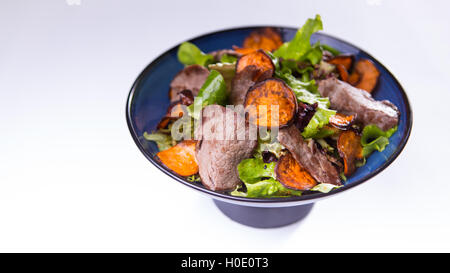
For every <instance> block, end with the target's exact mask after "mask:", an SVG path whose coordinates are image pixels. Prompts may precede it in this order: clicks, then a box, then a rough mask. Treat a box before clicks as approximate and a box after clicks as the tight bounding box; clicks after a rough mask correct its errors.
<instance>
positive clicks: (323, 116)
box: [275, 71, 336, 138]
mask: <svg viewBox="0 0 450 273" xmlns="http://www.w3.org/2000/svg"><path fill="white" fill-rule="evenodd" d="M275 75H276V76H277V77H278V78H280V79H282V80H284V82H286V84H287V85H288V86H289V87H291V89H292V91H294V93H295V95H296V97H297V99H298V100H299V101H301V102H305V103H308V104H314V103H317V109H316V112H315V113H314V116H313V117H312V118H311V120H310V121H309V123H308V125H307V126H306V127H305V128H304V130H303V133H302V136H303V137H304V138H313V137H315V136H316V135H318V134H319V132H320V129H321V128H322V127H323V126H324V125H326V124H328V122H329V119H330V117H331V116H333V115H335V114H336V111H335V110H331V109H329V107H330V100H329V99H328V98H324V97H321V96H320V94H319V92H318V90H317V85H316V82H315V81H314V80H311V81H309V82H302V81H300V80H298V79H297V78H295V77H294V76H292V74H290V73H289V71H286V72H285V73H283V72H281V71H276V72H275Z"/></svg>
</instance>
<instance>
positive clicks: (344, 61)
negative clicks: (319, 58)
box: [327, 55, 354, 70]
mask: <svg viewBox="0 0 450 273" xmlns="http://www.w3.org/2000/svg"><path fill="white" fill-rule="evenodd" d="M353 58H354V57H353V55H339V56H336V57H334V58H332V59H331V60H328V61H327V62H328V63H330V64H334V65H336V66H338V65H343V66H344V67H345V69H347V70H350V69H351V68H352V64H353Z"/></svg>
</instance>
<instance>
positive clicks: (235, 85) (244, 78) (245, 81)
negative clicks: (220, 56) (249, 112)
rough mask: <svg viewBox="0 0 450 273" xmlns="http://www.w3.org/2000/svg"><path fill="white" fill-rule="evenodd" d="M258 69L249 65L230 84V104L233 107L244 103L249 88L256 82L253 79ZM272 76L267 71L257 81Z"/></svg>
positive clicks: (270, 72)
mask: <svg viewBox="0 0 450 273" xmlns="http://www.w3.org/2000/svg"><path fill="white" fill-rule="evenodd" d="M258 73H260V71H259V69H258V68H257V67H256V66H254V65H249V66H247V67H246V68H244V70H242V71H240V72H239V73H237V74H236V75H235V76H234V78H233V81H232V82H231V94H230V102H231V104H233V105H243V104H244V101H245V95H246V94H247V91H248V89H249V88H250V87H252V86H253V85H254V84H255V83H256V82H257V81H255V78H256V77H257V75H258ZM271 76H272V71H267V72H265V73H263V74H262V75H261V76H259V77H258V81H263V80H266V79H268V78H270V77H271Z"/></svg>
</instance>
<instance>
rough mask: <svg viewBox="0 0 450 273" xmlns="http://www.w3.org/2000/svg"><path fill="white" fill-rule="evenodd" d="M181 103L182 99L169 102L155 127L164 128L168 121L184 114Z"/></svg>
mask: <svg viewBox="0 0 450 273" xmlns="http://www.w3.org/2000/svg"><path fill="white" fill-rule="evenodd" d="M183 105H184V104H183V102H182V101H176V102H174V103H172V104H170V105H169V107H168V108H167V112H166V115H165V116H164V117H163V118H162V119H161V121H160V122H159V123H158V125H157V126H156V128H158V129H164V128H166V127H167V125H169V122H170V121H172V120H176V119H178V118H181V117H182V116H183V114H184V111H183Z"/></svg>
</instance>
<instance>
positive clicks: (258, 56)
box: [236, 50, 275, 82]
mask: <svg viewBox="0 0 450 273" xmlns="http://www.w3.org/2000/svg"><path fill="white" fill-rule="evenodd" d="M250 65H253V66H255V67H256V68H257V69H258V73H256V75H255V78H254V79H253V80H254V81H255V82H256V81H259V80H263V79H265V78H270V77H272V75H273V72H274V71H275V66H274V64H273V62H272V59H270V57H269V56H268V55H267V54H266V53H264V51H262V50H257V51H254V52H251V53H249V54H247V55H244V56H241V57H240V58H239V59H238V61H237V62H236V74H237V73H239V72H241V71H243V70H244V69H245V68H246V67H247V66H250Z"/></svg>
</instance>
